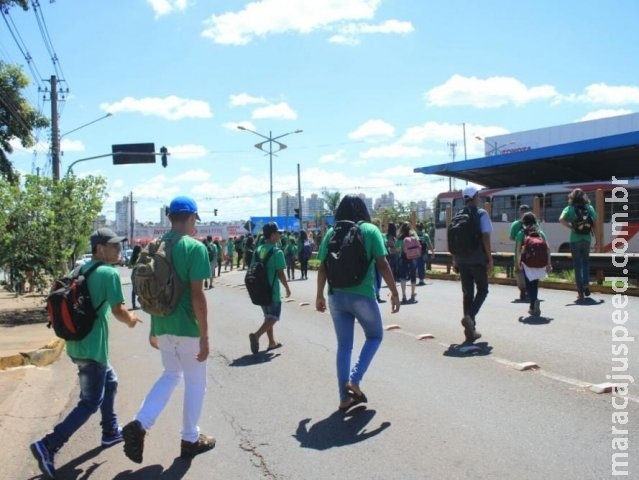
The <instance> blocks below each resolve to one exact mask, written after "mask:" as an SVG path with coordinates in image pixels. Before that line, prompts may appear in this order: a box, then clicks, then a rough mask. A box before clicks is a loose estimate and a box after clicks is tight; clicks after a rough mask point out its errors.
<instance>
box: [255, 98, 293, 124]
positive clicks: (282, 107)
mask: <svg viewBox="0 0 639 480" xmlns="http://www.w3.org/2000/svg"><path fill="white" fill-rule="evenodd" d="M251 117H252V118H255V119H263V118H279V119H284V120H295V119H296V118H297V112H296V111H295V110H293V109H292V108H291V107H290V106H289V105H288V103H286V102H281V103H274V104H272V105H267V106H265V107H259V108H256V109H255V110H253V113H252V115H251Z"/></svg>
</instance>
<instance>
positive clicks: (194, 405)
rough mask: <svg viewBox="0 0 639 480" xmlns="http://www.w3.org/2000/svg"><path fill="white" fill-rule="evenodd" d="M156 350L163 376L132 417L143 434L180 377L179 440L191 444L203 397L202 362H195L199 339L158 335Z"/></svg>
mask: <svg viewBox="0 0 639 480" xmlns="http://www.w3.org/2000/svg"><path fill="white" fill-rule="evenodd" d="M158 346H159V348H160V353H161V355H162V366H163V367H164V372H163V373H162V375H161V376H160V378H158V380H157V381H156V382H155V385H153V387H152V388H151V390H150V391H149V393H148V394H147V396H146V398H145V399H144V401H143V402H142V406H141V407H140V410H139V411H138V413H137V414H136V416H135V419H136V420H138V421H139V422H140V423H141V424H142V427H143V428H144V429H145V430H149V429H150V428H151V427H152V426H153V425H154V424H155V421H156V420H157V418H158V416H159V415H160V413H161V412H162V410H164V407H166V404H167V403H168V401H169V399H170V398H171V394H172V393H173V390H175V387H176V386H177V384H178V383H179V382H180V378H182V376H184V405H183V410H182V431H181V432H180V433H181V435H182V440H186V441H187V442H195V441H196V440H197V439H198V437H199V435H200V428H199V427H198V421H199V420H200V414H201V413H202V404H203V403H204V394H205V393H206V363H207V362H206V361H204V362H198V361H197V359H196V356H197V354H198V353H199V352H200V339H199V338H196V337H178V336H175V335H160V336H159V337H158Z"/></svg>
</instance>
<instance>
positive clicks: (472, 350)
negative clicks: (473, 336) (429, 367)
mask: <svg viewBox="0 0 639 480" xmlns="http://www.w3.org/2000/svg"><path fill="white" fill-rule="evenodd" d="M492 351H493V347H491V346H490V345H488V343H486V342H477V343H461V344H456V343H453V344H451V346H450V347H448V350H446V351H445V352H444V353H443V355H444V356H445V357H457V358H465V357H481V356H484V355H490V354H491V353H492Z"/></svg>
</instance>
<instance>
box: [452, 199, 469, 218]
mask: <svg viewBox="0 0 639 480" xmlns="http://www.w3.org/2000/svg"><path fill="white" fill-rule="evenodd" d="M465 206H466V202H464V199H463V198H456V199H455V200H453V212H452V214H453V215H455V214H456V213H457V212H459V211H460V210H461V209H462V208H464V207H465Z"/></svg>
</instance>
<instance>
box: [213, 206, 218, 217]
mask: <svg viewBox="0 0 639 480" xmlns="http://www.w3.org/2000/svg"><path fill="white" fill-rule="evenodd" d="M213 215H215V216H216V217H217V208H214V209H213Z"/></svg>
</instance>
